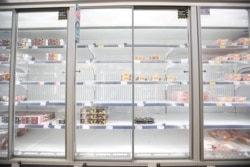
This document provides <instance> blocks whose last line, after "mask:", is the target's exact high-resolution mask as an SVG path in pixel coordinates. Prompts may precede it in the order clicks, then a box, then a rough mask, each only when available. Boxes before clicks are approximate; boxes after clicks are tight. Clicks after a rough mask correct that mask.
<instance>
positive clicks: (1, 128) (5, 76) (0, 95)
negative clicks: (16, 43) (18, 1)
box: [0, 11, 12, 158]
mask: <svg viewBox="0 0 250 167" xmlns="http://www.w3.org/2000/svg"><path fill="white" fill-rule="evenodd" d="M0 16H1V17H4V18H5V19H4V20H3V22H2V23H1V25H0V37H1V38H0V157H1V158H6V157H7V155H8V151H7V150H8V138H9V137H8V121H9V119H8V115H9V108H8V106H9V85H10V82H9V81H10V59H11V56H10V55H11V33H12V31H11V27H12V26H11V25H12V12H11V11H0Z"/></svg>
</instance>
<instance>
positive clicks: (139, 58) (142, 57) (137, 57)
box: [135, 56, 144, 61]
mask: <svg viewBox="0 0 250 167" xmlns="http://www.w3.org/2000/svg"><path fill="white" fill-rule="evenodd" d="M135 60H139V61H142V60H144V56H135Z"/></svg>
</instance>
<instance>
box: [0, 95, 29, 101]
mask: <svg viewBox="0 0 250 167" xmlns="http://www.w3.org/2000/svg"><path fill="white" fill-rule="evenodd" d="M26 100H27V97H26V96H16V97H15V101H26ZM0 101H9V96H1V97H0Z"/></svg>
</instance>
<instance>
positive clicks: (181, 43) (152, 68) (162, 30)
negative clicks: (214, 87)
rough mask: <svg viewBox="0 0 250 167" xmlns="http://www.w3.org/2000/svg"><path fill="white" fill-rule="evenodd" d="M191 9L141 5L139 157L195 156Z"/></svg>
mask: <svg viewBox="0 0 250 167" xmlns="http://www.w3.org/2000/svg"><path fill="white" fill-rule="evenodd" d="M188 46H189V45H188V8H180V9H178V8H163V7H162V8H155V9H153V8H152V7H150V8H149V9H147V8H145V7H142V8H140V7H135V10H134V90H135V91H134V99H135V108H134V127H135V130H134V131H135V132H134V157H135V158H136V159H143V158H146V159H157V158H162V159H163V158H164V159H166V158H169V159H171V158H181V159H185V158H189V157H190V143H191V141H190V129H189V117H190V111H189V103H190V98H189V97H190V86H189V84H188V83H189V49H188Z"/></svg>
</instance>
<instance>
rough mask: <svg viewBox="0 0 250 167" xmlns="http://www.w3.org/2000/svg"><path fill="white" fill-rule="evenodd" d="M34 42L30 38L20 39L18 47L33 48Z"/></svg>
mask: <svg viewBox="0 0 250 167" xmlns="http://www.w3.org/2000/svg"><path fill="white" fill-rule="evenodd" d="M31 44H32V42H31V39H29V38H18V39H17V46H31Z"/></svg>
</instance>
